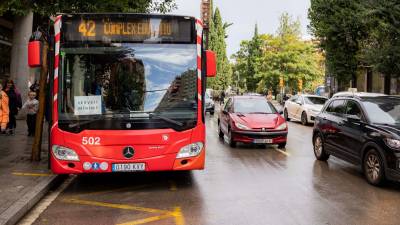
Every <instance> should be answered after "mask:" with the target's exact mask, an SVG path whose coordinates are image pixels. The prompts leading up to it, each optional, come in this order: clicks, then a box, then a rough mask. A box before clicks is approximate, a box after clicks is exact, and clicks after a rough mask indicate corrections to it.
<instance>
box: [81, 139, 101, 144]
mask: <svg viewBox="0 0 400 225" xmlns="http://www.w3.org/2000/svg"><path fill="white" fill-rule="evenodd" d="M82 144H83V145H100V138H99V137H82Z"/></svg>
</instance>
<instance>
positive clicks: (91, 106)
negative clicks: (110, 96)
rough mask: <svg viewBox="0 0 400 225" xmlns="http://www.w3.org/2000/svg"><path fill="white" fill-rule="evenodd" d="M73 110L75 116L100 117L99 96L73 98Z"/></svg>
mask: <svg viewBox="0 0 400 225" xmlns="http://www.w3.org/2000/svg"><path fill="white" fill-rule="evenodd" d="M74 105H75V110H74V114H75V115H77V116H84V115H100V114H101V95H94V96H75V97H74Z"/></svg>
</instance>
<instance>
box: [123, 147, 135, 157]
mask: <svg viewBox="0 0 400 225" xmlns="http://www.w3.org/2000/svg"><path fill="white" fill-rule="evenodd" d="M122 154H123V155H124V156H125V158H127V159H130V158H132V157H133V154H135V149H133V147H131V146H128V147H126V148H124V150H123V151H122Z"/></svg>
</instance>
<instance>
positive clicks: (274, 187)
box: [34, 115, 400, 225]
mask: <svg viewBox="0 0 400 225" xmlns="http://www.w3.org/2000/svg"><path fill="white" fill-rule="evenodd" d="M207 117H208V118H207V127H208V130H207V163H206V169H205V170H204V171H192V172H180V173H175V172H168V173H147V174H146V173H137V174H109V175H96V176H93V175H86V176H78V177H76V178H75V179H73V181H72V183H71V185H69V187H68V188H67V189H66V190H65V191H64V192H63V193H61V194H60V195H59V197H58V198H57V199H56V200H55V201H54V202H53V203H52V204H51V205H50V206H49V207H48V208H47V210H45V211H44V212H43V213H42V214H41V215H40V217H39V218H38V219H37V220H36V222H35V223H34V224H52V225H53V224H74V225H79V224H93V225H100V224H179V225H181V224H215V225H220V224H229V225H230V224H234V225H236V224H246V225H250V224H400V218H399V217H398V216H399V215H400V185H399V184H398V183H389V184H388V185H386V186H385V187H383V188H377V187H373V186H371V185H369V184H367V183H366V181H365V180H364V178H363V175H362V173H361V171H360V169H358V168H357V167H355V166H352V165H350V164H348V163H345V162H343V161H341V160H339V159H336V158H333V157H331V158H330V159H329V161H328V162H319V161H316V160H315V158H314V155H313V152H312V143H311V135H312V127H311V126H309V127H304V126H302V125H301V124H299V123H296V122H290V123H289V141H288V145H287V148H286V151H285V152H280V151H279V150H277V149H276V148H275V147H274V146H271V147H268V148H260V147H254V146H247V145H239V146H238V147H237V148H235V149H232V148H230V147H229V146H228V145H227V144H224V143H223V142H222V141H221V140H220V139H218V135H217V132H216V130H217V125H216V118H211V117H210V116H209V115H207Z"/></svg>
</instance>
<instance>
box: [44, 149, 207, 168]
mask: <svg viewBox="0 0 400 225" xmlns="http://www.w3.org/2000/svg"><path fill="white" fill-rule="evenodd" d="M50 161H51V169H52V171H53V172H54V173H55V174H81V173H112V172H151V171H174V170H202V169H204V163H205V149H204V148H203V149H202V151H201V153H200V154H199V155H198V156H195V157H189V158H180V159H177V158H176V154H167V155H160V156H156V157H151V158H143V159H130V160H112V159H105V158H95V157H90V156H80V161H64V160H58V159H56V158H55V157H54V155H53V156H52V157H51V159H50ZM117 164H118V165H122V167H123V166H124V165H128V166H127V168H129V165H131V166H132V165H134V167H131V169H132V168H136V170H128V171H121V170H116V166H115V165H117ZM143 164H144V166H143ZM89 165H90V166H89ZM137 165H138V166H137ZM120 168H121V167H120Z"/></svg>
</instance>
